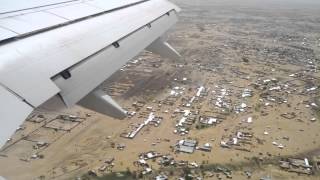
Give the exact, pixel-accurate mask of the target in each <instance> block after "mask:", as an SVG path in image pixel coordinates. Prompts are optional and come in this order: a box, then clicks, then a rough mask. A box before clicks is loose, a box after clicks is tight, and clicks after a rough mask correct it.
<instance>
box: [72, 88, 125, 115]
mask: <svg viewBox="0 0 320 180" xmlns="http://www.w3.org/2000/svg"><path fill="white" fill-rule="evenodd" d="M78 104H79V105H80V106H83V107H85V108H88V109H91V110H93V111H96V112H99V113H101V114H105V115H107V116H111V117H114V118H117V119H123V118H125V117H126V116H127V113H126V111H125V110H123V109H122V108H121V107H120V106H119V105H118V104H117V103H116V102H115V101H114V100H113V99H112V98H111V97H110V96H109V95H107V94H106V93H104V92H103V91H102V90H100V89H96V90H94V91H92V92H91V93H90V94H89V95H87V96H86V97H84V98H83V99H82V100H80V101H79V102H78Z"/></svg>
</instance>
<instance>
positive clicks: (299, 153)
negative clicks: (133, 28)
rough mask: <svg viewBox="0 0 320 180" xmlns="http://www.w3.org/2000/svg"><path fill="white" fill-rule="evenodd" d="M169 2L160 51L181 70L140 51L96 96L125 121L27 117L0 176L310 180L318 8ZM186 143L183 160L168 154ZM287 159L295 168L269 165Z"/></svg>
mask: <svg viewBox="0 0 320 180" xmlns="http://www.w3.org/2000/svg"><path fill="white" fill-rule="evenodd" d="M174 2H175V3H176V4H177V5H179V6H180V7H181V8H182V12H181V13H180V21H179V23H178V24H177V26H176V27H175V28H174V29H172V31H171V32H170V34H169V42H170V43H171V44H172V45H173V46H174V47H176V49H177V50H178V51H179V52H181V55H182V59H181V61H179V62H174V61H172V60H168V59H161V58H160V57H158V56H155V55H153V54H150V53H146V52H145V53H142V54H141V56H139V57H137V58H136V59H134V60H133V61H131V62H129V63H128V64H127V65H126V66H124V67H123V68H122V69H121V70H119V71H118V72H116V73H115V74H114V75H113V76H112V77H111V78H110V79H108V80H107V81H106V82H105V83H104V84H103V86H102V88H103V89H104V90H105V91H106V92H107V93H108V94H110V95H112V96H113V97H114V98H115V99H116V100H117V101H118V102H119V104H121V105H122V106H124V107H125V108H126V109H127V110H128V111H129V112H130V113H131V116H130V117H128V118H126V119H125V120H116V119H112V118H109V117H106V116H102V115H100V114H97V113H94V112H90V111H88V110H85V109H82V108H80V107H75V108H74V109H71V110H68V111H66V112H55V113H46V112H44V111H43V110H39V111H36V112H35V113H34V116H31V117H30V119H29V120H28V121H26V122H25V123H24V125H23V126H22V128H21V129H20V130H19V131H17V133H16V134H15V136H14V137H13V138H12V140H11V141H10V142H8V144H7V145H6V146H5V147H4V148H3V149H2V151H1V153H0V154H1V156H0V174H1V175H3V176H5V177H8V178H9V179H76V178H81V179H98V178H99V177H100V178H101V179H116V178H119V179H154V178H155V177H156V176H158V175H159V174H162V175H163V177H165V176H166V177H168V179H177V178H179V177H184V178H185V179H190V178H191V179H192V178H193V179H196V178H202V179H227V178H230V177H232V178H233V179H248V178H251V179H272V180H274V179H311V180H313V179H314V180H315V179H319V178H320V176H319V170H318V166H319V165H320V141H319V132H320V131H319V130H320V113H319V111H320V110H319V107H320V103H319V101H320V100H319V97H320V73H319V70H320V69H319V64H320V32H319V30H320V2H317V1H311V0H309V1H308V0H307V1H304V0H300V1H299V0H295V1H281V0H279V1H276V0H272V1H259V0H255V1H253V0H248V1H245V0H238V1H236V0H230V1H222V0H197V1H195V0H175V1H174ZM39 115H40V116H39ZM60 115H65V116H60ZM153 115H154V116H153ZM150 117H153V118H151V119H152V122H148V123H146V124H147V125H145V126H143V127H142V129H141V130H140V131H139V132H138V133H137V135H136V136H134V137H133V138H126V137H127V136H128V135H130V133H131V132H134V131H135V130H136V129H137V128H138V127H139V126H140V125H141V124H143V123H144V122H146V121H147V120H148V118H150ZM209 122H211V123H209ZM188 139H189V140H190V139H191V140H195V141H196V142H197V144H196V145H195V146H196V147H194V148H193V152H192V153H183V152H179V151H182V150H183V148H181V147H182V146H183V145H182V144H179V143H178V142H179V140H188ZM205 145H207V146H205ZM202 147H210V151H209V150H208V151H206V150H203V149H202ZM184 148H185V149H184V150H186V149H187V150H189V149H190V148H189V147H184ZM292 158H295V159H301V160H302V161H303V163H302V164H301V165H297V163H296V164H295V165H292V163H291V164H289V165H288V167H282V168H281V167H280V164H281V163H280V161H284V162H289V161H290V159H292ZM305 159H307V161H308V163H306V162H305ZM164 162H168V164H167V163H164ZM290 162H291V161H290ZM299 162H300V161H299ZM293 164H294V163H293ZM308 164H309V165H308ZM309 166H310V167H309ZM150 170H151V171H150ZM114 172H115V173H114ZM117 172H119V173H117ZM96 175H97V176H99V177H95V176H96Z"/></svg>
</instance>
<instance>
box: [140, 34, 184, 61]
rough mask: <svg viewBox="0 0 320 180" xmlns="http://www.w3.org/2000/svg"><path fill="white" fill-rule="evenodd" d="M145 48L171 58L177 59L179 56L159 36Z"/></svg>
mask: <svg viewBox="0 0 320 180" xmlns="http://www.w3.org/2000/svg"><path fill="white" fill-rule="evenodd" d="M146 50H147V51H150V52H153V53H155V54H159V55H160V56H162V57H165V58H169V59H173V60H179V59H180V57H181V55H180V54H179V53H178V52H177V51H176V50H175V49H174V48H173V47H172V46H171V45H170V44H169V43H167V42H166V41H164V40H163V38H161V37H160V38H158V39H156V40H155V41H153V42H152V43H151V44H150V45H149V46H148V47H147V48H146Z"/></svg>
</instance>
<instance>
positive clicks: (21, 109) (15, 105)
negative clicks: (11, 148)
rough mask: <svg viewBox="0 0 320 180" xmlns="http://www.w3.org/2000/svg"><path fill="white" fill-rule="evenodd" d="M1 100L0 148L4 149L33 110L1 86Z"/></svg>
mask: <svg viewBox="0 0 320 180" xmlns="http://www.w3.org/2000/svg"><path fill="white" fill-rule="evenodd" d="M0 99H1V101H0V107H1V108H0V119H1V130H0V147H2V146H3V145H4V144H5V143H6V142H7V140H8V139H9V138H10V135H11V134H13V133H14V132H15V130H16V129H17V128H18V127H19V126H20V125H21V124H22V123H23V122H24V120H25V119H26V118H27V117H28V115H29V114H30V113H31V112H32V111H33V108H32V107H31V106H29V105H28V104H27V103H25V102H23V101H22V99H20V98H19V97H17V96H16V95H15V94H12V93H11V92H10V91H8V90H7V89H6V88H4V87H3V86H1V85H0Z"/></svg>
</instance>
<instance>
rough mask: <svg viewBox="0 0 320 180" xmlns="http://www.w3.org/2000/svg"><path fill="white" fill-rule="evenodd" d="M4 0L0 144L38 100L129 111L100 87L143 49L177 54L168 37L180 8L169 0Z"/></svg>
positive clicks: (0, 51) (0, 21)
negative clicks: (99, 87)
mask: <svg viewBox="0 0 320 180" xmlns="http://www.w3.org/2000/svg"><path fill="white" fill-rule="evenodd" d="M0 2H1V6H0V119H1V122H2V124H1V126H0V147H1V146H2V145H3V144H4V143H5V142H6V140H7V139H8V138H9V137H10V135H11V134H12V133H14V131H15V130H16V128H17V127H18V126H19V125H20V124H21V123H22V122H23V121H24V120H25V119H26V118H27V116H28V115H29V114H30V113H31V112H32V111H33V110H34V109H35V108H37V107H39V106H48V107H54V108H64V107H72V106H73V105H75V104H79V105H81V106H83V107H86V108H89V109H92V110H94V111H97V112H100V113H103V114H106V115H109V116H113V117H116V118H124V117H125V116H126V112H125V111H124V110H123V109H122V108H121V107H120V106H119V105H118V104H117V103H116V102H115V101H113V100H112V98H111V97H110V96H108V95H107V94H105V93H104V92H103V91H101V90H99V89H98V88H97V87H98V86H99V85H100V84H101V83H102V82H103V81H105V80H106V79H107V78H108V77H110V76H111V75H112V74H113V73H114V72H115V71H117V70H118V69H120V68H121V67H122V66H123V65H124V64H125V63H126V62H127V61H128V60H130V59H132V58H133V57H135V56H137V55H138V54H139V53H140V52H141V51H142V50H144V49H147V50H149V51H152V52H154V53H158V54H160V55H162V56H164V57H167V58H173V59H177V58H179V54H178V53H177V52H176V51H175V50H174V49H173V48H172V47H171V46H170V45H169V44H168V43H167V42H166V41H165V39H164V37H163V34H164V33H165V32H166V31H168V29H169V28H170V27H172V26H173V25H174V24H175V23H176V22H177V13H178V12H179V11H180V9H179V8H178V7H177V6H175V5H174V4H172V3H170V2H169V1H167V0H107V1H106V0H41V1H40V0H28V1H24V0H15V1H11V0H0Z"/></svg>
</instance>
